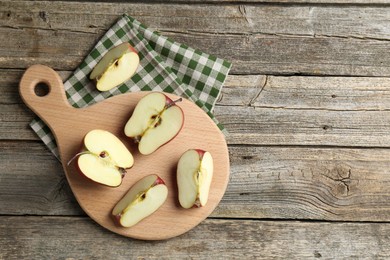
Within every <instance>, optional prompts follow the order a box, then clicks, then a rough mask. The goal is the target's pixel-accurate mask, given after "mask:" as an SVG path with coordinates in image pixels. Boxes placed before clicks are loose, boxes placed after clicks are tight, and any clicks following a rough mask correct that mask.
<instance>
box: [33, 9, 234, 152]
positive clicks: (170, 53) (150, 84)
mask: <svg viewBox="0 0 390 260" xmlns="http://www.w3.org/2000/svg"><path fill="white" fill-rule="evenodd" d="M122 42H129V43H130V44H131V45H132V46H134V48H135V49H136V50H137V51H138V54H139V57H140V65H139V67H138V69H137V71H136V73H135V74H134V75H133V77H132V78H131V79H130V80H129V81H127V82H125V83H124V84H122V85H121V86H118V87H116V88H114V89H111V90H110V91H106V92H99V91H98V90H97V89H96V87H95V85H94V83H93V82H91V81H90V80H89V78H88V76H89V73H90V72H91V71H92V69H93V68H94V67H95V65H96V64H97V62H98V61H99V60H100V59H101V58H102V57H103V56H104V54H105V53H106V52H107V51H108V50H109V49H110V48H112V47H113V46H116V45H118V44H120V43H122ZM230 68H231V64H230V63H229V62H227V61H225V60H223V59H220V58H217V57H215V56H212V55H209V54H206V53H203V52H201V51H199V50H195V49H193V48H190V47H188V46H186V45H184V44H180V43H177V42H174V41H172V39H168V38H167V37H164V36H161V35H160V34H158V33H157V32H155V31H152V30H150V29H148V28H147V27H146V26H145V25H143V24H141V23H140V22H139V21H137V20H135V19H134V18H132V17H130V16H128V15H123V16H122V17H121V18H120V19H119V20H118V21H117V22H116V23H115V24H114V25H113V26H112V27H111V28H110V29H109V30H108V31H107V33H106V34H105V35H104V36H103V37H102V39H101V40H100V41H99V42H98V43H97V44H96V46H95V47H94V48H93V50H92V51H91V52H90V54H89V55H88V56H87V57H86V58H85V60H84V61H83V62H82V63H81V64H80V66H79V67H78V68H77V69H76V70H75V71H74V73H73V74H72V75H71V76H70V78H69V79H68V80H67V81H66V82H64V87H65V92H66V95H67V97H68V101H69V103H70V104H71V105H72V106H74V107H78V108H80V107H86V106H88V105H91V104H93V103H96V102H99V101H102V100H104V99H106V98H109V97H111V96H114V95H119V94H122V93H126V92H136V91H148V90H152V91H164V92H169V93H174V94H176V95H179V96H183V97H185V98H188V99H189V100H192V101H193V102H194V103H195V104H197V105H198V106H199V107H201V108H202V109H203V110H204V111H205V112H206V113H207V114H208V115H209V116H210V117H211V118H212V119H213V120H214V122H215V123H216V124H217V126H218V127H219V128H220V129H221V131H223V132H225V130H224V128H223V126H222V125H220V124H219V123H218V121H217V120H216V119H215V118H214V116H213V115H212V110H213V108H214V105H215V102H216V101H217V98H218V96H219V94H220V92H221V89H222V86H223V83H224V81H225V79H226V76H227V74H228V72H229V70H230ZM30 126H31V127H32V129H33V130H34V131H35V132H36V133H37V134H38V136H39V137H40V138H41V139H42V141H43V142H44V143H45V144H46V145H47V146H48V148H49V149H50V150H51V151H52V152H53V153H54V155H55V156H56V157H57V158H58V157H59V155H58V150H57V145H56V143H55V139H54V136H53V135H52V133H51V132H50V129H49V128H48V127H47V126H46V125H45V124H44V123H43V121H41V120H40V119H39V118H36V119H34V120H33V121H32V122H31V124H30Z"/></svg>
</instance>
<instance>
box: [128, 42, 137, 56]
mask: <svg viewBox="0 0 390 260" xmlns="http://www.w3.org/2000/svg"><path fill="white" fill-rule="evenodd" d="M129 50H130V51H131V52H135V53H137V54H138V51H137V50H136V49H134V47H133V46H131V45H130V44H129Z"/></svg>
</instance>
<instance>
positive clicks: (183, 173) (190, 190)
mask: <svg viewBox="0 0 390 260" xmlns="http://www.w3.org/2000/svg"><path fill="white" fill-rule="evenodd" d="M213 170H214V164H213V158H212V157H211V154H210V153H209V152H206V151H204V150H201V149H190V150H187V151H186V152H184V153H183V155H182V156H181V157H180V159H179V162H178V165H177V173H176V174H177V186H178V191H179V202H180V205H181V206H182V207H183V208H186V209H189V208H192V207H203V206H205V205H206V203H207V200H208V197H209V191H210V186H211V181H212V178H213Z"/></svg>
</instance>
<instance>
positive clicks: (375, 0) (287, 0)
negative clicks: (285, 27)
mask: <svg viewBox="0 0 390 260" xmlns="http://www.w3.org/2000/svg"><path fill="white" fill-rule="evenodd" d="M14 1H25V0H14ZM54 1H60V0H53V1H52V2H54ZM82 2H94V3H96V2H95V1H94V0H83V1H82ZM110 2H114V3H122V2H127V1H126V0H115V1H110ZM164 2H165V3H174V4H176V3H180V4H182V3H184V4H187V5H188V4H210V3H224V2H225V3H238V4H242V3H245V4H257V3H263V4H292V5H294V4H333V5H339V4H343V5H344V4H351V5H364V6H367V5H382V4H389V3H390V2H389V1H388V0H370V1H367V0H207V1H204V0H190V1H188V0H168V1H164ZM148 3H161V1H160V0H149V1H148Z"/></svg>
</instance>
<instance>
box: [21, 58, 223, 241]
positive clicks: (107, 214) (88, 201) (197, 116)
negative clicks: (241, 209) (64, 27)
mask: <svg viewBox="0 0 390 260" xmlns="http://www.w3.org/2000/svg"><path fill="white" fill-rule="evenodd" d="M39 83H44V84H46V85H47V86H49V93H48V94H47V95H45V96H38V95H36V94H35V88H36V86H37V85H38V84H39ZM19 91H20V95H21V97H22V99H23V101H24V102H25V103H26V104H27V106H28V107H29V108H30V109H32V110H33V111H34V112H35V113H36V114H37V115H38V116H39V117H40V118H41V119H42V120H43V121H44V122H45V123H46V124H47V125H48V126H49V127H50V129H51V130H52V132H53V134H54V136H55V138H56V142H57V145H58V148H59V154H60V158H61V162H62V165H63V168H64V171H65V175H66V178H67V180H68V182H69V185H70V187H71V189H72V191H73V193H74V196H75V197H76V199H77V201H78V203H79V204H80V206H81V208H82V209H83V210H84V211H85V212H86V213H87V214H88V215H89V216H90V217H91V218H92V219H93V220H94V221H96V222H97V223H99V224H100V225H101V226H103V227H104V228H106V229H108V230H111V231H112V232H115V233H117V234H120V235H123V236H127V237H132V238H137V239H143V240H161V239H167V238H171V237H175V236H178V235H181V234H183V233H185V232H187V231H189V230H190V229H192V228H194V227H195V226H196V225H198V224H199V223H200V222H201V221H202V220H204V219H205V218H207V216H209V215H210V214H211V212H212V211H213V210H214V209H215V207H216V206H217V205H218V203H219V202H220V200H221V199H222V196H223V194H224V193H225V190H226V187H227V184H228V181H229V154H228V148H227V145H226V141H225V138H224V136H223V134H222V133H221V131H220V130H219V129H218V128H217V126H216V125H215V123H214V122H213V121H212V120H211V119H210V118H209V117H208V116H207V114H206V113H205V112H204V111H203V110H201V109H200V108H199V107H198V106H196V105H195V104H194V103H192V102H191V101H189V100H186V99H183V101H182V102H180V103H178V105H179V106H180V107H181V108H182V109H183V111H184V115H185V120H184V126H183V129H182V130H181V132H180V133H179V134H178V135H177V136H176V138H175V139H173V140H172V141H171V142H169V143H168V144H166V145H164V146H162V147H161V148H159V149H158V150H157V151H156V152H154V153H153V154H151V155H146V156H145V155H141V154H140V153H139V152H138V149H137V145H136V144H134V142H133V141H132V140H131V139H129V138H128V137H126V136H125V135H124V133H123V129H124V126H125V124H126V122H127V121H128V119H129V118H130V116H131V114H132V112H133V110H134V108H135V106H136V104H137V102H138V101H139V100H140V99H141V98H142V97H143V96H144V95H146V94H148V92H136V93H128V94H122V95H118V96H115V97H112V98H109V99H106V100H104V101H102V102H100V103H97V104H94V105H92V106H89V107H86V108H81V109H77V108H74V107H72V106H71V105H69V103H68V101H67V99H66V96H65V93H64V88H63V85H62V80H61V78H60V77H59V76H58V74H57V73H56V72H55V71H54V70H52V69H51V68H49V67H46V66H43V65H34V66H32V67H30V68H29V69H28V70H27V71H26V72H25V74H24V75H23V77H22V79H21V82H20V87H19ZM167 95H168V96H169V97H170V98H171V99H172V100H175V99H177V98H179V97H177V96H175V95H172V94H167ZM93 129H103V130H107V131H110V132H111V133H113V134H115V135H116V136H117V137H119V138H120V139H121V140H122V141H123V142H124V143H125V145H126V146H127V147H128V149H129V150H130V151H131V153H132V154H133V156H134V166H133V167H132V168H131V169H130V170H128V171H127V174H126V176H125V178H124V179H123V183H122V184H121V186H119V187H117V188H110V187H105V186H102V185H99V184H96V183H92V182H90V181H88V180H87V179H85V178H83V177H82V176H81V175H80V174H79V172H78V170H77V169H76V165H75V163H71V164H70V165H69V166H68V165H67V163H68V161H69V160H70V159H71V158H72V157H73V156H74V155H75V154H77V153H78V152H79V151H80V148H81V146H82V142H83V137H84V136H85V135H86V133H87V132H89V131H90V130H93ZM191 148H198V149H203V150H206V151H209V152H210V153H211V154H212V156H213V159H214V176H213V180H212V184H211V190H210V194H209V200H208V203H207V205H206V206H204V207H202V208H191V209H183V208H181V207H180V205H179V202H178V191H177V184H176V165H177V162H178V160H179V158H180V156H181V155H182V154H183V153H184V152H185V151H186V150H188V149H191ZM149 174H157V175H159V176H160V177H161V178H162V179H163V180H164V181H165V183H166V185H167V187H168V190H169V195H168V199H167V200H166V202H165V203H164V204H163V206H162V207H161V208H159V209H158V210H157V211H156V212H155V213H154V214H153V215H151V216H149V217H147V218H146V219H144V220H142V221H141V222H139V223H138V224H137V225H135V226H133V227H130V228H123V227H120V226H118V225H116V224H115V222H114V221H113V218H112V217H111V211H112V208H113V207H114V205H115V204H116V203H117V202H118V201H119V200H120V199H121V198H122V196H123V195H124V194H125V193H126V192H127V191H128V189H129V188H130V187H131V186H132V185H133V184H134V183H135V182H136V181H138V180H139V179H140V178H142V177H144V176H146V175H149Z"/></svg>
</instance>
